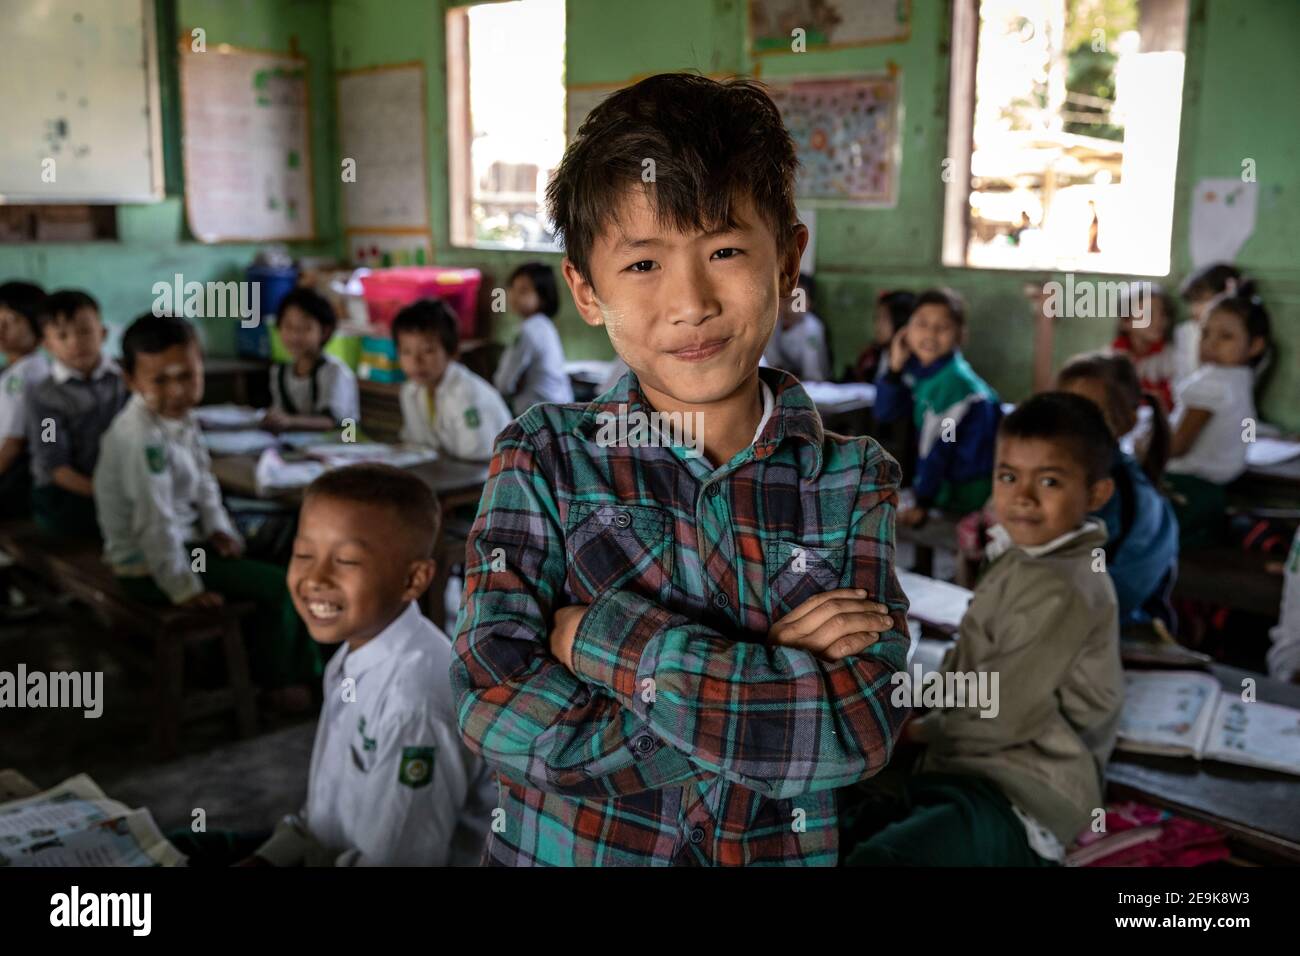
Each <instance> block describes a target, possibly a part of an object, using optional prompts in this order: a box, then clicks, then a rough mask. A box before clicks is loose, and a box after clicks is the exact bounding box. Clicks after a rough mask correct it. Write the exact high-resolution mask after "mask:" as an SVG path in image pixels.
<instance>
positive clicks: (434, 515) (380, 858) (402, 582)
mask: <svg viewBox="0 0 1300 956" xmlns="http://www.w3.org/2000/svg"><path fill="white" fill-rule="evenodd" d="M437 525H438V506H437V502H436V501H435V500H434V497H433V493H432V492H430V491H429V489H428V488H427V487H426V486H425V484H424V483H423V482H422V481H420V479H418V478H416V477H414V476H413V475H411V474H409V473H408V472H404V471H402V470H401V469H398V468H391V467H388V466H385V465H354V466H352V467H349V468H341V469H338V470H336V471H332V472H329V473H327V474H325V475H322V476H321V477H320V478H317V479H316V480H315V481H314V482H312V484H311V485H310V486H309V487H308V489H307V493H306V496H305V498H304V499H303V505H302V514H301V517H300V519H299V523H298V536H297V539H296V540H295V541H294V547H293V560H292V561H291V562H290V563H289V591H290V593H291V594H292V595H293V601H294V605H295V606H296V607H297V609H298V613H299V614H300V615H302V619H303V621H305V622H306V624H307V629H308V630H309V631H310V632H311V636H312V637H313V638H315V639H316V640H317V641H318V642H319V643H321V644H324V645H342V647H340V648H339V649H338V651H337V652H336V653H335V654H334V656H333V657H332V658H331V659H330V662H329V666H328V668H327V669H326V671H325V682H324V698H323V699H324V706H323V707H322V709H321V715H320V723H319V725H318V726H317V730H316V743H315V745H314V746H313V747H312V754H311V776H310V778H309V779H308V781H307V800H306V803H305V805H304V806H303V809H302V811H301V812H300V813H298V814H297V815H296V816H291V817H286V818H285V820H284V821H282V822H281V824H280V825H279V826H278V827H277V828H276V832H275V834H274V835H273V836H272V838H271V839H270V840H269V841H267V842H266V843H265V844H263V845H262V846H261V847H260V848H259V849H258V850H257V851H256V853H255V857H256V860H254V861H250V862H267V863H272V864H276V865H280V866H291V865H299V864H307V865H324V866H329V865H339V866H366V865H369V866H446V865H453V866H454V865H461V866H477V865H478V863H479V861H480V859H481V858H482V855H483V844H484V841H485V839H486V837H487V831H488V819H489V816H490V814H491V812H492V808H493V807H495V806H496V805H497V788H496V785H495V780H494V778H493V776H492V773H491V771H489V770H488V768H487V766H486V765H485V764H484V763H483V761H482V760H481V759H480V758H479V757H477V756H476V755H474V754H473V753H471V752H470V751H469V750H468V749H467V748H466V746H465V744H464V743H463V742H462V740H461V739H460V733H459V731H458V729H457V726H456V699H455V697H454V696H453V694H452V689H451V684H450V681H449V677H448V672H449V669H450V667H451V661H452V649H451V641H450V640H448V638H447V635H446V634H444V633H443V632H442V631H441V630H439V629H438V627H437V626H436V625H434V624H433V623H431V622H430V621H429V620H428V619H427V618H426V617H425V616H424V615H423V614H422V613H420V608H419V606H418V605H417V604H416V601H418V600H419V598H420V597H421V595H422V594H423V593H424V592H425V590H426V589H427V588H428V587H429V583H430V582H431V581H432V580H433V576H434V561H433V559H432V552H433V543H434V539H435V538H436V537H437V530H438V529H437Z"/></svg>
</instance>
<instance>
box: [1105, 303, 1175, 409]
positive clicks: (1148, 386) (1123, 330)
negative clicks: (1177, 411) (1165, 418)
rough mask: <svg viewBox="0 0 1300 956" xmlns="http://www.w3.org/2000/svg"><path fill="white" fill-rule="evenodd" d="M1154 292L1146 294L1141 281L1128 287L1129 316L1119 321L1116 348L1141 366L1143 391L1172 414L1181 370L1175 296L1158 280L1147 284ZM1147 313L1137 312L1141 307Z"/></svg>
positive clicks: (1138, 368)
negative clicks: (1175, 332)
mask: <svg viewBox="0 0 1300 956" xmlns="http://www.w3.org/2000/svg"><path fill="white" fill-rule="evenodd" d="M1147 285H1148V287H1149V288H1150V295H1149V297H1148V296H1143V295H1142V294H1141V292H1140V284H1139V283H1136V282H1134V283H1130V284H1128V285H1127V286H1126V287H1125V293H1124V296H1123V301H1124V302H1125V303H1127V304H1128V306H1129V307H1128V308H1127V309H1126V310H1125V311H1126V312H1127V313H1128V315H1127V316H1125V317H1124V318H1121V319H1120V320H1119V328H1118V329H1117V331H1116V334H1115V340H1114V341H1113V342H1111V344H1110V347H1111V350H1112V351H1115V352H1122V353H1125V354H1127V355H1128V356H1129V357H1130V358H1131V359H1132V361H1133V366H1134V367H1135V368H1136V369H1137V373H1138V379H1139V381H1140V382H1141V388H1142V391H1143V392H1148V393H1150V394H1152V395H1154V396H1155V397H1156V398H1157V399H1159V401H1160V406H1161V408H1162V409H1163V410H1164V411H1165V413H1168V412H1169V410H1170V409H1171V408H1173V406H1174V399H1173V391H1172V389H1173V382H1174V377H1175V375H1176V373H1177V368H1176V366H1177V354H1178V353H1177V352H1176V350H1175V348H1174V344H1173V299H1172V298H1171V297H1170V295H1169V293H1167V292H1166V291H1165V290H1164V288H1163V287H1162V286H1160V285H1157V284H1156V283H1147ZM1142 306H1145V307H1146V308H1148V309H1149V313H1148V314H1147V315H1139V314H1137V313H1138V312H1139V311H1140V308H1141V307H1142Z"/></svg>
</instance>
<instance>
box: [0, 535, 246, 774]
mask: <svg viewBox="0 0 1300 956" xmlns="http://www.w3.org/2000/svg"><path fill="white" fill-rule="evenodd" d="M0 550H3V551H4V552H6V553H7V554H9V555H10V556H11V557H12V558H13V559H14V561H15V564H14V566H13V567H12V568H11V569H10V572H11V573H13V574H14V576H15V579H16V583H17V584H18V586H19V587H20V588H21V589H22V590H23V591H24V592H25V593H27V594H29V595H30V596H31V597H32V599H33V600H34V601H36V602H37V603H38V604H40V605H41V606H42V607H44V608H45V609H46V610H48V611H50V612H51V613H54V614H56V615H58V616H60V617H63V618H65V619H69V620H72V621H74V622H75V623H77V624H79V625H84V623H85V617H84V615H81V614H77V613H76V612H74V611H73V610H72V609H71V608H69V607H68V605H67V603H66V602H65V601H63V600H60V597H61V596H63V595H66V596H68V597H71V598H73V599H75V600H77V601H79V602H81V603H82V604H85V605H87V606H88V607H90V608H91V609H92V610H93V611H94V612H95V614H96V616H97V617H99V618H100V620H101V621H103V622H104V623H105V624H106V625H107V628H108V629H109V630H110V631H112V632H113V633H115V634H118V635H123V636H125V635H128V634H138V635H142V636H145V637H148V638H149V639H151V640H152V642H153V668H154V691H155V702H156V718H155V722H154V742H155V745H156V747H157V749H158V752H159V754H160V755H162V756H170V755H172V754H174V753H175V752H176V750H177V744H178V743H179V738H180V728H181V724H182V722H184V721H187V720H193V719H196V718H200V717H206V716H209V715H211V714H216V713H222V712H225V711H233V712H234V716H235V722H236V726H237V729H238V732H239V735H240V736H241V737H248V736H251V735H252V734H253V733H254V732H255V731H256V723H257V714H256V703H255V700H254V696H253V685H252V681H251V680H250V678H249V672H248V657H247V654H246V653H245V651H244V642H243V638H242V635H241V633H240V627H239V621H240V618H241V617H243V616H244V615H246V614H248V613H250V612H251V611H252V609H253V608H252V605H249V604H232V605H227V606H225V607H223V608H221V609H219V610H211V609H205V610H191V609H186V608H178V607H155V606H151V605H147V604H141V603H140V602H138V601H135V600H132V599H131V598H129V597H128V596H127V595H126V594H125V593H124V592H123V591H122V588H121V586H120V585H119V584H118V583H117V580H116V578H114V576H113V572H112V571H111V570H110V569H109V568H108V567H107V566H106V565H105V564H104V563H103V562H102V561H101V560H100V545H99V543H98V542H89V541H69V540H65V539H59V538H55V537H52V536H50V535H46V534H43V533H42V532H41V531H40V530H39V529H38V528H37V527H36V526H35V524H33V523H32V522H30V521H10V522H5V523H3V524H0ZM209 640H219V641H220V642H221V649H222V653H223V655H224V657H225V662H226V673H227V678H228V686H227V687H225V688H222V689H219V690H208V691H191V692H190V693H186V690H185V649H186V647H187V646H191V645H197V644H201V643H203V642H205V641H209Z"/></svg>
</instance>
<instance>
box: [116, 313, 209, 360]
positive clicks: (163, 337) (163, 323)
mask: <svg viewBox="0 0 1300 956" xmlns="http://www.w3.org/2000/svg"><path fill="white" fill-rule="evenodd" d="M198 340H199V337H198V335H196V334H195V332H194V326H192V325H190V324H189V323H188V322H186V321H185V320H184V319H178V318H176V317H174V316H171V315H154V314H153V313H152V312H146V313H144V315H142V316H140V317H139V318H138V319H136V320H135V321H134V322H132V323H131V324H130V325H128V326H127V327H126V331H125V332H123V333H122V368H123V369H124V370H125V371H126V372H127V373H128V374H132V373H134V372H135V359H136V356H137V355H157V354H158V353H159V352H165V351H167V350H168V349H169V348H172V347H173V346H176V345H189V344H190V343H191V342H194V343H197V342H198Z"/></svg>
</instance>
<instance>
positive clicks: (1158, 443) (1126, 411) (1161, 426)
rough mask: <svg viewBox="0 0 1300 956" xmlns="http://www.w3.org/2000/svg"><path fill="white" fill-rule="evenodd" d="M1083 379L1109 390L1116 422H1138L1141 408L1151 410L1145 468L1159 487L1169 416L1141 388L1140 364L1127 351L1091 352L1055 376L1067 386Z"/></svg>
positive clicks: (1166, 453)
mask: <svg viewBox="0 0 1300 956" xmlns="http://www.w3.org/2000/svg"><path fill="white" fill-rule="evenodd" d="M1081 379H1090V380H1092V381H1096V382H1100V383H1101V384H1102V386H1103V387H1104V388H1105V389H1106V399H1107V403H1108V404H1109V406H1110V408H1109V409H1108V411H1109V412H1110V416H1111V418H1112V419H1114V420H1115V421H1125V420H1127V419H1129V418H1131V419H1132V420H1133V421H1135V422H1136V421H1137V416H1138V409H1139V407H1140V406H1142V405H1146V406H1147V407H1148V408H1150V409H1151V440H1150V441H1149V442H1148V443H1147V450H1146V457H1145V458H1144V459H1143V461H1142V471H1143V472H1144V473H1145V474H1146V476H1147V478H1148V479H1150V481H1151V484H1152V485H1154V486H1155V487H1156V488H1159V487H1160V480H1161V478H1162V476H1163V475H1164V473H1165V465H1166V464H1167V463H1168V462H1169V450H1170V435H1169V419H1168V418H1166V417H1165V410H1164V408H1162V407H1161V405H1160V399H1158V398H1156V397H1155V396H1154V395H1152V394H1151V393H1150V392H1144V391H1142V380H1141V378H1140V377H1139V376H1138V370H1137V366H1136V365H1134V364H1133V360H1132V359H1131V358H1130V357H1129V356H1128V355H1127V354H1126V353H1124V352H1089V353H1086V354H1084V355H1076V356H1075V357H1074V358H1072V359H1070V360H1069V361H1068V362H1066V363H1065V365H1064V367H1062V369H1061V371H1060V372H1059V373H1058V374H1057V376H1056V381H1057V384H1058V385H1061V386H1064V385H1068V384H1069V383H1070V382H1077V381H1079V380H1081Z"/></svg>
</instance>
